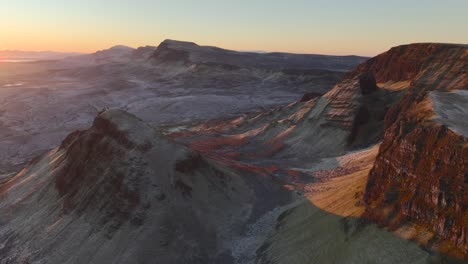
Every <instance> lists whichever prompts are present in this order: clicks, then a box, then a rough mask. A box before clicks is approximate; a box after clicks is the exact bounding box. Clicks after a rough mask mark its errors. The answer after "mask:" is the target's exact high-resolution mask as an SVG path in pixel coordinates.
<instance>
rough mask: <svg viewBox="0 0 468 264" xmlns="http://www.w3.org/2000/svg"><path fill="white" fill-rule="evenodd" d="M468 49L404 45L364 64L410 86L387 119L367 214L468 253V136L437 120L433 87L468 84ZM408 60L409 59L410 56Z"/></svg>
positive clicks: (379, 74)
mask: <svg viewBox="0 0 468 264" xmlns="http://www.w3.org/2000/svg"><path fill="white" fill-rule="evenodd" d="M467 55H468V49H467V48H466V46H461V45H460V46H457V45H443V44H418V45H414V46H402V47H397V48H395V49H392V50H390V51H389V52H388V53H387V54H384V55H381V56H378V57H376V58H375V59H373V60H374V61H375V62H376V63H377V64H371V63H367V64H366V65H364V66H361V67H367V68H370V69H376V70H377V69H379V67H378V66H377V65H378V64H381V66H382V68H381V69H382V70H377V71H376V72H375V74H376V78H377V79H378V80H379V81H380V82H388V81H409V82H410V83H411V85H410V87H409V88H408V89H407V91H406V92H405V94H404V95H403V97H402V98H401V99H400V100H399V101H398V103H397V104H395V105H394V106H393V107H391V108H390V109H389V111H388V112H387V114H386V116H385V133H384V139H383V143H382V145H381V147H380V151H379V154H378V156H377V159H376V161H375V163H374V167H373V169H372V170H371V171H370V174H369V180H368V183H367V186H366V192H365V195H364V200H365V201H366V203H367V204H368V205H369V208H368V209H367V211H366V216H367V217H369V218H370V219H373V220H375V221H377V222H380V223H383V224H386V225H389V226H390V227H392V228H398V227H399V226H401V225H403V224H405V223H408V221H409V222H410V223H412V224H416V225H418V226H419V227H422V228H424V229H425V230H428V231H430V232H431V233H433V236H432V239H431V240H430V241H429V243H428V246H434V247H438V248H440V249H442V250H443V251H446V252H450V253H452V254H454V255H461V256H466V254H468V243H467V232H468V229H467V228H468V211H467V204H468V193H467V184H468V173H467V170H466V160H467V157H468V148H467V142H466V138H465V137H464V136H463V135H460V134H458V133H456V132H454V131H453V130H452V129H451V128H450V127H447V126H445V125H442V124H441V123H440V122H438V121H437V120H435V119H434V115H435V113H434V110H433V107H432V102H431V100H430V96H429V92H431V91H435V90H437V91H451V90H458V89H467V88H468V87H467V84H466V80H465V78H466V76H465V75H466V74H465V73H464V71H465V68H464V67H465V66H466V61H467ZM406 58H410V59H408V60H406Z"/></svg>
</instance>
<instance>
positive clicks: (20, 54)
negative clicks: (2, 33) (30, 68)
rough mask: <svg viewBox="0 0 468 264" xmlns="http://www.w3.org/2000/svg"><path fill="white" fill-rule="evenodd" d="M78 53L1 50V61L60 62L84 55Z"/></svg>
mask: <svg viewBox="0 0 468 264" xmlns="http://www.w3.org/2000/svg"><path fill="white" fill-rule="evenodd" d="M82 54H83V53H77V52H55V51H21V50H0V59H4V60H5V59H6V60H60V59H64V58H66V57H70V56H77V55H82Z"/></svg>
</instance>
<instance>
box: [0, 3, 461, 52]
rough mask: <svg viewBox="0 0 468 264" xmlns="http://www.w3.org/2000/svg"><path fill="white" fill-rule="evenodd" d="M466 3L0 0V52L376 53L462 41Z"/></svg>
mask: <svg viewBox="0 0 468 264" xmlns="http://www.w3.org/2000/svg"><path fill="white" fill-rule="evenodd" d="M467 13H468V1H466V0H464V1H462V0H445V1H433V0H427V1H414V0H413V1H411V0H407V1H402V0H395V1H370V0H355V1H336V0H328V1H322V0H309V1H306V0H289V1H266V0H250V1H247V0H235V1H222V0H218V1H215V0H198V1H196V0H170V1H169V0H167V1H163V0H153V1H150V0H133V1H132V0H100V1H98V0H81V1H78V0H0V23H1V24H2V26H1V27H0V49H23V50H24V49H28V50H46V49H47V50H61V51H87V52H90V51H94V50H98V49H104V48H107V47H109V46H112V45H116V44H123V45H129V46H134V47H136V46H141V45H157V44H159V42H161V41H162V40H164V39H166V38H172V39H178V40H189V41H194V42H197V43H199V44H205V45H216V46H221V47H224V48H230V49H237V50H266V51H288V52H306V53H327V54H359V55H375V54H377V53H380V52H383V51H385V50H387V49H388V48H390V47H392V46H395V45H400V44H406V43H412V42H455V43H468V33H467V32H468V30H467V27H468V16H467V15H466V14H467Z"/></svg>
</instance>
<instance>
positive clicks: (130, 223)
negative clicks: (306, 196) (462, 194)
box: [0, 110, 290, 263]
mask: <svg viewBox="0 0 468 264" xmlns="http://www.w3.org/2000/svg"><path fill="white" fill-rule="evenodd" d="M257 185H258V186H257ZM255 186H256V187H255ZM269 186H270V187H269ZM254 187H255V188H256V189H257V190H254ZM269 188H271V190H269ZM279 189H280V186H275V185H274V184H273V183H269V182H267V181H265V180H262V179H259V181H254V182H252V181H250V182H249V181H248V179H247V178H245V177H243V176H241V175H239V174H238V173H237V172H236V171H233V170H232V169H230V168H227V167H226V166H224V165H223V164H219V163H217V162H215V161H212V160H208V159H205V158H204V157H203V156H201V155H199V154H198V153H196V152H194V151H191V150H189V149H187V148H185V147H183V146H180V145H178V144H175V143H173V142H171V141H170V140H168V139H165V138H163V137H162V136H161V135H160V134H158V133H157V132H155V130H154V129H153V128H152V127H151V126H149V125H147V124H145V123H144V122H142V121H141V120H139V119H138V118H136V117H135V116H133V115H131V114H128V113H126V112H124V111H120V110H109V111H106V112H103V113H101V114H99V115H98V116H97V117H96V119H95V120H94V122H93V125H92V127H91V128H89V129H87V130H82V131H76V132H74V133H72V134H70V135H69V136H68V137H67V138H66V139H65V140H64V141H63V142H62V144H61V145H60V147H57V148H55V149H53V150H52V151H50V152H48V153H46V154H44V155H43V156H42V157H38V158H37V159H36V160H35V161H33V162H32V163H31V164H30V166H28V167H26V168H25V169H24V170H22V171H21V172H20V173H19V174H17V175H16V176H15V177H14V178H13V179H11V180H10V181H9V182H7V183H5V184H4V185H2V186H1V187H0V195H1V197H2V199H1V200H0V211H1V212H2V215H4V216H5V217H4V218H2V225H0V237H1V239H2V241H4V243H3V246H2V248H0V261H1V262H5V261H9V262H12V263H20V262H31V263H36V262H47V263H83V262H85V263H103V262H104V263H130V262H137V263H150V262H153V261H154V260H156V259H157V260H158V261H161V262H163V263H220V262H223V260H222V259H223V258H225V257H224V254H226V253H224V251H226V250H230V249H231V248H235V247H241V245H236V244H235V241H232V237H233V236H235V235H237V234H238V233H239V232H240V230H241V228H242V227H243V226H244V225H245V224H246V223H247V222H248V221H249V219H250V217H251V214H252V212H253V211H254V210H265V209H268V208H269V207H268V205H266V204H262V205H261V206H262V207H263V209H256V207H257V205H256V204H257V203H260V202H262V200H261V199H254V198H253V197H254V195H255V192H257V191H261V190H263V192H269V191H271V192H273V193H277V194H278V192H276V191H275V190H279ZM281 193H283V195H282V196H283V198H281V196H279V197H271V196H266V197H264V198H262V199H267V198H268V197H269V199H271V201H272V202H274V203H281V200H280V199H283V200H286V201H287V200H288V199H290V198H289V194H288V193H287V192H282V191H280V190H279V194H281ZM38 208H40V209H38ZM12 210H13V211H12ZM8 212H13V214H10V213H8ZM181 248H183V249H184V250H183V253H181V251H180V249H181ZM228 253H229V251H228ZM228 256H229V254H228ZM228 256H226V257H228Z"/></svg>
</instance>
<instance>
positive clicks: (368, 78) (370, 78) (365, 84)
mask: <svg viewBox="0 0 468 264" xmlns="http://www.w3.org/2000/svg"><path fill="white" fill-rule="evenodd" d="M359 86H360V88H361V93H362V94H363V95H368V94H371V93H373V92H375V91H377V89H379V87H377V84H376V81H375V76H374V74H373V73H372V72H366V73H363V74H361V76H359Z"/></svg>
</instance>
